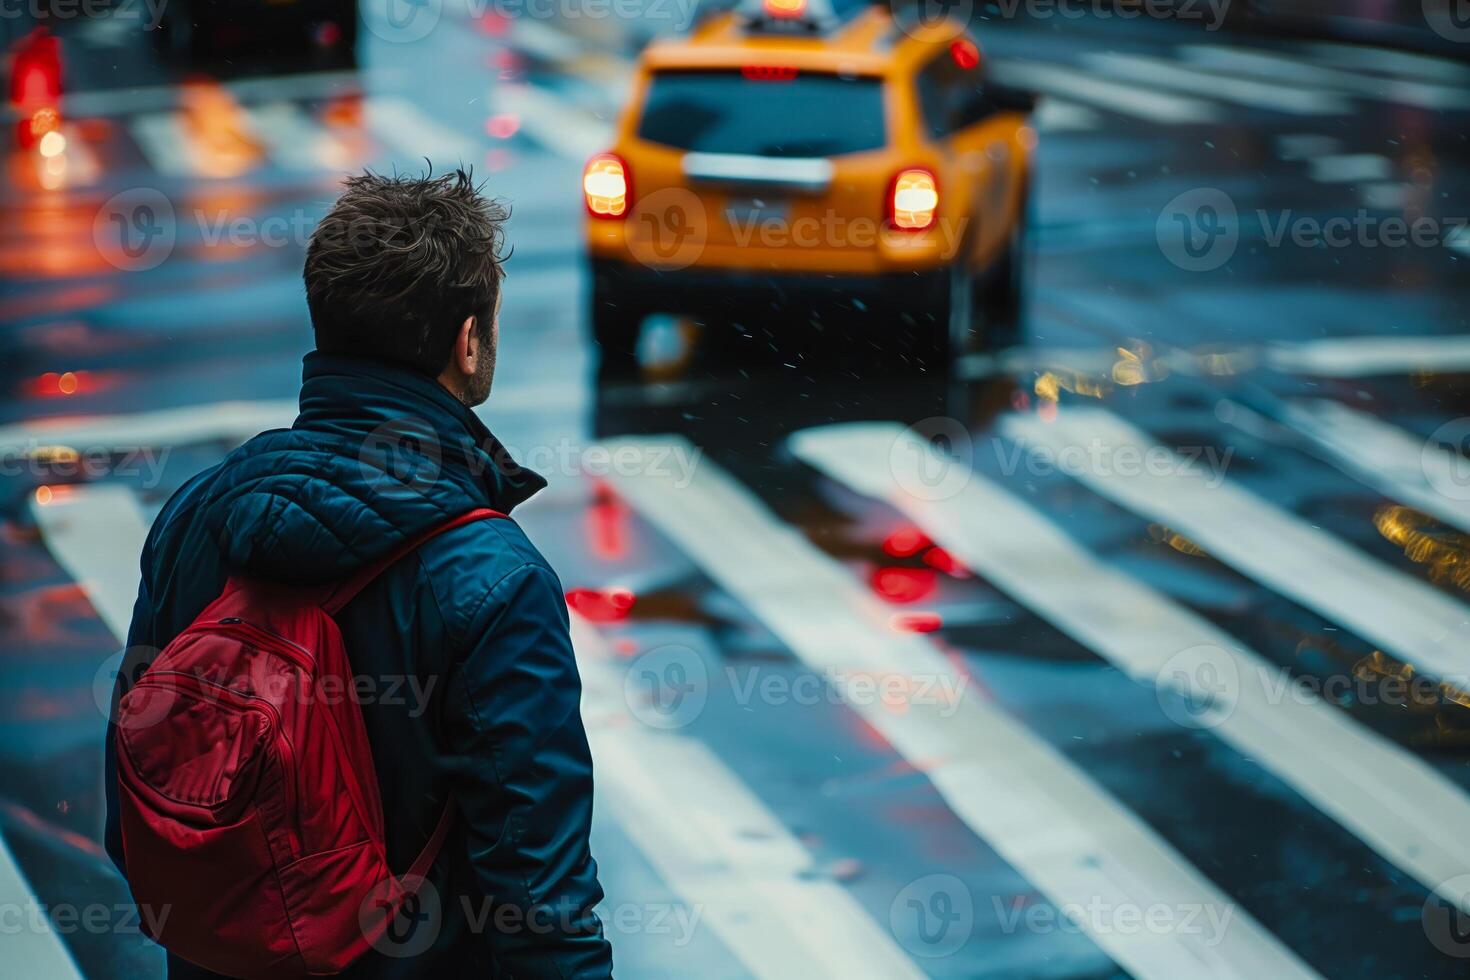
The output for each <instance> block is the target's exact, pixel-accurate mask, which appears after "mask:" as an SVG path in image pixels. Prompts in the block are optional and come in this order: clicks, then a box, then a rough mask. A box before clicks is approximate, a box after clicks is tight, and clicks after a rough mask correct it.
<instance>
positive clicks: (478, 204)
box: [303, 170, 510, 376]
mask: <svg viewBox="0 0 1470 980" xmlns="http://www.w3.org/2000/svg"><path fill="white" fill-rule="evenodd" d="M509 216H510V213H509V211H508V210H507V209H506V208H505V206H504V205H502V204H500V203H499V202H498V201H495V200H493V199H490V198H487V197H485V196H483V195H482V194H481V193H480V191H479V188H477V187H476V186H475V184H474V181H473V179H472V177H471V175H470V174H468V173H466V172H465V171H464V170H456V171H454V172H453V173H447V174H443V175H441V176H439V177H435V176H433V175H432V174H426V175H425V176H423V177H410V176H399V175H396V174H395V175H394V176H391V177H388V176H383V175H380V174H374V173H371V172H368V173H364V174H362V175H361V176H357V177H349V178H348V179H347V181H346V190H345V191H343V193H342V196H341V197H339V198H338V199H337V203H335V204H334V205H332V209H331V210H330V211H328V212H327V214H326V217H324V218H323V219H322V221H321V223H320V224H319V225H317V227H316V229H315V230H314V231H313V232H312V235H311V242H310V244H309V245H308V246H307V249H306V269H305V271H304V273H303V278H304V279H305V280H306V305H307V307H308V308H309V309H310V311H311V324H312V328H313V329H314V330H315V331H316V345H317V349H318V350H322V351H326V352H329V353H335V354H354V355H358V356H362V357H372V358H378V359H386V360H390V361H396V362H398V363H402V364H407V365H408V366H410V367H413V368H416V369H418V370H420V371H423V372H424V373H426V374H430V375H434V376H437V375H438V374H439V373H440V372H441V371H443V370H444V366H445V365H446V364H448V363H449V355H450V353H451V350H452V347H453V344H454V338H455V335H456V334H457V333H458V332H459V327H460V324H462V323H463V322H464V320H465V318H466V317H469V316H476V317H479V324H478V326H479V329H480V336H481V341H482V342H488V341H489V337H490V321H491V318H492V317H493V316H494V314H495V304H496V300H497V299H498V297H499V294H500V281H501V279H502V278H503V277H504V272H503V268H502V263H503V262H504V260H505V258H506V256H503V255H502V254H501V248H502V247H503V245H504V241H505V235H504V233H503V231H502V225H503V223H504V222H505V220H506V219H507V218H508V217H509Z"/></svg>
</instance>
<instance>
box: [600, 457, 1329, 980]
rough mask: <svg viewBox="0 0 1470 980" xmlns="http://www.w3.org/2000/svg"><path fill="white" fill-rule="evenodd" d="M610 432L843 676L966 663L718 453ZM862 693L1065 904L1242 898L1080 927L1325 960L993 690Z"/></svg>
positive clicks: (745, 584) (1145, 973) (651, 494)
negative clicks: (1264, 919) (885, 699)
mask: <svg viewBox="0 0 1470 980" xmlns="http://www.w3.org/2000/svg"><path fill="white" fill-rule="evenodd" d="M605 448H606V449H607V450H608V451H609V452H611V453H612V454H613V455H612V457H611V458H614V459H621V460H624V461H626V462H627V463H628V464H629V465H626V466H622V467H620V468H619V469H618V473H619V475H617V476H614V477H612V478H611V481H612V483H613V484H614V485H615V487H616V488H617V490H618V491H619V493H620V495H621V496H622V498H623V499H624V500H625V501H627V502H628V503H629V504H630V505H631V506H633V507H634V508H635V509H637V510H638V512H639V513H640V514H641V515H642V516H643V517H644V519H646V520H647V521H649V522H650V523H651V524H652V525H654V526H655V527H656V528H658V529H659V530H660V531H662V532H663V533H664V534H665V535H666V536H667V537H669V538H670V539H671V540H672V541H673V542H674V543H675V544H677V545H678V546H679V547H680V548H681V549H682V550H683V551H685V552H686V553H687V554H689V555H690V556H691V557H692V558H694V559H695V560H696V562H697V563H698V564H699V565H700V566H701V568H702V570H703V571H704V572H705V573H706V574H707V575H709V576H710V577H711V578H712V579H713V580H714V581H715V582H716V583H717V584H718V585H719V586H720V587H721V588H723V589H724V590H725V591H727V592H729V593H730V594H731V595H732V596H733V597H734V598H735V599H736V600H737V601H739V602H741V603H742V604H743V605H744V606H745V607H746V608H747V609H749V610H750V611H751V613H752V614H753V615H754V616H755V617H756V618H757V619H759V620H760V621H761V622H762V623H763V624H764V625H765V626H766V627H767V628H769V629H770V630H772V631H773V632H774V633H775V634H776V636H777V637H778V638H780V639H781V640H782V642H783V643H784V644H785V645H786V646H787V647H788V648H789V649H790V650H791V652H792V653H793V654H794V655H795V656H797V657H798V658H799V659H801V660H802V661H803V662H805V663H806V664H807V665H808V666H809V667H811V668H813V669H815V670H818V671H821V672H824V673H829V674H830V675H833V676H864V677H872V678H877V679H885V678H898V679H900V680H904V681H918V680H922V679H925V678H945V679H949V680H955V679H956V671H957V668H956V667H955V666H954V665H953V664H952V663H951V662H950V661H949V660H948V659H946V658H945V657H944V656H942V655H941V654H940V652H939V651H938V650H937V649H936V648H935V647H934V646H933V645H932V644H931V643H929V642H928V641H927V640H925V639H923V638H922V637H919V636H916V635H914V634H909V633H900V632H895V631H894V630H893V629H892V628H891V627H890V626H889V625H888V623H887V615H886V610H885V609H884V608H883V607H882V605H881V603H879V602H878V600H877V599H875V598H874V597H873V596H872V595H870V594H869V593H867V592H866V591H864V590H863V589H862V588H860V587H859V586H858V585H857V583H856V582H855V581H854V580H853V579H852V577H851V575H850V574H849V573H848V572H847V571H846V569H844V568H843V566H842V565H841V564H839V563H838V562H837V561H835V560H834V559H831V558H829V557H827V556H826V555H824V554H822V553H821V552H819V551H817V550H816V549H815V548H814V547H813V546H812V545H811V544H809V543H808V542H807V541H806V540H805V539H804V538H802V537H801V536H800V535H799V534H798V533H797V532H796V530H795V529H794V528H791V527H790V526H788V525H785V524H782V523H781V522H779V521H778V520H777V519H776V518H775V517H774V516H773V515H772V514H771V513H770V512H769V511H768V510H767V509H766V508H765V507H764V506H763V505H761V504H760V503H759V502H758V501H756V500H755V499H754V497H753V496H751V494H750V493H749V492H748V491H746V490H745V489H743V488H742V487H740V486H739V485H738V484H737V483H736V482H735V481H734V480H733V479H731V478H730V477H729V476H728V475H727V474H725V473H723V472H722V471H720V470H719V469H718V467H716V466H715V464H714V463H712V462H710V461H709V460H707V459H702V460H700V461H699V463H698V465H697V466H696V467H695V469H694V471H693V475H692V477H686V476H677V475H675V474H674V473H672V472H670V469H669V467H668V466H667V465H666V463H665V462H664V461H665V460H666V459H667V458H668V456H669V454H670V453H676V452H683V453H685V454H688V453H691V452H693V448H692V447H691V446H689V445H688V444H687V443H686V442H684V440H682V439H679V438H677V437H652V438H643V439H618V440H612V441H610V442H608V443H606V444H605ZM683 458H689V456H688V455H685V456H684V457H683ZM635 474H636V475H635ZM851 700H852V701H853V702H854V703H853V704H852V708H853V710H854V711H856V712H858V713H859V714H860V715H861V717H862V718H864V719H865V720H866V721H867V722H868V723H869V724H871V725H872V726H873V727H874V729H876V730H877V731H878V732H879V733H880V734H881V735H883V736H884V738H885V739H887V741H888V742H889V744H891V745H892V746H893V747H894V749H895V750H896V751H898V752H899V753H900V754H901V755H902V756H903V757H904V758H905V759H907V760H908V761H909V762H910V763H912V764H913V765H914V766H915V767H916V768H918V769H919V770H920V771H922V772H924V773H925V774H926V775H927V776H928V778H929V779H930V781H931V782H932V783H933V785H934V787H935V788H936V789H937V790H938V792H939V793H940V794H941V795H942V796H943V797H944V799H945V800H946V802H947V803H948V804H949V806H950V808H951V809H952V810H953V812H954V813H955V814H956V815H957V816H958V817H959V818H960V819H961V820H963V821H964V822H965V823H966V824H967V825H968V826H969V827H970V828H971V829H972V830H974V831H975V833H977V834H978V835H979V836H980V837H982V838H984V839H985V840H986V841H988V842H989V843H990V844H991V846H992V847H994V848H995V849H996V851H997V852H998V853H999V854H1000V855H1001V856H1002V857H1003V858H1005V859H1006V860H1007V861H1008V862H1010V864H1011V865H1012V866H1013V867H1014V868H1015V869H1016V870H1017V871H1019V872H1020V873H1021V874H1023V875H1025V876H1026V877H1027V878H1028V879H1029V880H1030V881H1031V882H1032V883H1033V884H1034V885H1036V887H1037V888H1039V889H1040V890H1041V891H1042V892H1043V893H1045V894H1046V895H1047V897H1048V898H1049V899H1050V900H1052V901H1053V902H1055V903H1057V904H1058V905H1061V906H1071V905H1073V904H1074V903H1080V905H1081V906H1082V907H1088V903H1089V902H1092V903H1098V904H1100V905H1102V906H1104V907H1108V908H1113V909H1120V908H1130V909H1132V908H1138V909H1142V908H1147V907H1149V906H1150V905H1152V904H1153V903H1162V904H1163V906H1165V907H1169V908H1176V909H1178V908H1184V907H1188V908H1192V909H1214V910H1217V911H1218V910H1224V909H1226V908H1229V909H1232V910H1233V914H1234V918H1233V920H1232V923H1231V926H1230V927H1229V928H1228V929H1227V930H1225V935H1224V936H1223V937H1221V938H1220V941H1219V942H1218V943H1206V942H1202V941H1201V939H1200V937H1199V936H1196V935H1189V934H1186V933H1185V932H1184V931H1183V930H1178V931H1171V932H1168V933H1167V934H1162V935H1158V934H1155V935H1139V934H1124V931H1120V930H1114V929H1109V928H1098V927H1097V924H1096V923H1095V922H1090V921H1086V920H1087V919H1088V918H1089V917H1086V916H1084V917H1083V920H1084V921H1082V922H1080V923H1079V927H1080V928H1081V929H1082V930H1083V931H1084V932H1086V934H1087V935H1088V936H1089V937H1090V938H1091V939H1092V940H1093V941H1094V942H1095V943H1096V944H1097V945H1098V946H1099V947H1100V948H1101V949H1103V950H1104V951H1105V952H1107V953H1108V954H1109V955H1110V956H1111V957H1112V958H1113V959H1114V960H1115V961H1116V962H1117V963H1119V964H1120V965H1121V966H1122V967H1124V968H1125V969H1126V970H1128V971H1129V972H1130V973H1132V974H1133V975H1134V976H1136V977H1140V978H1160V980H1164V978H1167V980H1174V978H1177V977H1179V976H1199V975H1208V976H1219V977H1241V978H1246V977H1260V976H1270V977H1291V976H1296V977H1306V976H1313V975H1314V974H1313V973H1312V971H1311V970H1310V968H1308V967H1307V966H1306V965H1305V964H1303V963H1302V962H1301V961H1300V960H1298V959H1297V958H1296V956H1295V955H1294V954H1293V953H1292V952H1291V951H1290V950H1289V949H1287V948H1286V947H1285V946H1284V945H1282V944H1281V943H1280V941H1279V940H1277V939H1276V937H1274V936H1272V935H1271V934H1270V933H1269V932H1267V931H1266V930H1264V929H1262V928H1261V927H1260V925H1259V924H1258V923H1256V922H1255V921H1254V920H1253V919H1251V918H1250V917H1249V916H1248V915H1247V914H1246V913H1244V912H1243V911H1242V910H1240V909H1238V908H1236V907H1235V906H1234V904H1233V903H1232V901H1231V899H1230V898H1229V897H1228V896H1226V895H1225V894H1223V893H1222V892H1220V891H1219V890H1218V889H1217V888H1216V887H1215V886H1214V885H1213V884H1212V883H1211V882H1210V881H1209V880H1207V879H1206V878H1205V877H1204V876H1202V875H1201V874H1200V873H1199V872H1198V871H1197V870H1196V869H1194V868H1193V867H1192V866H1190V865H1189V863H1188V862H1187V861H1186V860H1185V859H1184V858H1183V857H1182V856H1181V855H1180V854H1179V853H1178V852H1177V851H1175V850H1174V849H1173V848H1171V847H1170V846H1169V845H1168V844H1167V843H1166V842H1164V841H1163V840H1161V839H1160V838H1159V837H1158V836H1157V835H1156V834H1154V832H1153V831H1152V830H1151V829H1150V828H1149V827H1148V826H1147V825H1146V824H1144V823H1143V822H1142V821H1141V820H1139V819H1138V818H1137V817H1136V816H1135V815H1134V814H1132V813H1131V812H1130V811H1128V810H1127V809H1126V808H1124V807H1122V806H1121V805H1119V804H1118V802H1117V801H1116V800H1114V799H1113V798H1112V797H1110V796H1108V795H1107V793H1105V792H1104V791H1103V790H1102V789H1100V788H1099V787H1098V786H1097V785H1096V784H1094V783H1093V782H1092V781H1091V780H1090V779H1089V778H1088V777H1087V776H1086V775H1085V774H1083V773H1082V772H1081V771H1079V770H1078V769H1077V768H1076V767H1075V766H1073V765H1072V764H1071V763H1070V762H1069V761H1068V760H1067V759H1065V758H1064V757H1063V756H1061V755H1060V754H1058V753H1057V752H1056V751H1055V750H1053V749H1052V748H1051V747H1050V746H1049V745H1047V744H1046V743H1044V742H1042V741H1040V740H1039V739H1037V738H1036V737H1035V736H1033V735H1031V733H1030V732H1029V731H1027V730H1026V729H1025V728H1024V727H1023V726H1021V725H1018V724H1017V723H1016V722H1014V721H1013V720H1012V719H1010V718H1009V717H1008V716H1007V715H1006V714H1005V713H1004V712H1003V711H1001V710H999V709H998V708H997V707H996V706H995V705H993V704H990V703H987V701H986V700H985V699H983V698H981V697H980V696H978V695H974V694H973V693H968V694H965V695H964V696H962V697H961V698H959V699H958V700H957V701H955V702H954V703H951V704H947V705H938V704H928V703H921V701H924V700H926V699H918V698H911V699H909V700H908V701H907V702H906V703H905V704H904V705H902V706H901V707H902V708H903V709H904V710H901V711H896V710H893V709H891V708H889V707H888V706H887V705H885V704H882V703H871V701H870V700H868V699H851Z"/></svg>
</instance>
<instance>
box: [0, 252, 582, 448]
mask: <svg viewBox="0 0 1470 980" xmlns="http://www.w3.org/2000/svg"><path fill="white" fill-rule="evenodd" d="M525 275H526V277H527V278H526V279H519V278H518V279H517V280H516V283H517V288H525V289H530V288H532V283H533V279H532V274H529V273H527V274H525ZM589 397H590V396H589V393H588V391H587V386H586V385H585V384H584V383H582V382H580V381H569V382H566V383H564V384H510V385H506V386H505V387H504V388H501V387H496V389H495V391H494V393H493V394H492V395H491V396H490V400H489V401H487V402H486V403H485V404H483V405H480V406H478V407H477V408H476V409H475V414H477V415H479V416H480V417H481V418H483V419H485V420H486V421H487V422H492V421H494V420H496V419H501V418H504V417H505V416H506V415H507V414H510V413H513V412H527V413H532V412H534V413H537V414H545V413H547V412H553V411H576V410H579V409H581V408H583V407H584V406H585V405H586V404H587V402H588V399H589ZM296 413H297V403H296V399H294V398H267V399H261V400H260V401H227V402H210V403H207V404H203V405H181V406H179V407H178V408H160V409H153V410H151V411H145V412H123V413H120V414H116V415H61V416H56V417H54V418H43V419H36V420H33V421H29V422H15V423H11V424H10V425H0V453H10V454H24V453H30V452H33V451H35V450H36V449H38V448H41V447H52V446H65V447H69V448H71V449H75V450H77V451H78V452H82V453H85V452H89V451H93V450H103V449H108V450H114V451H128V450H138V449H150V448H158V447H167V446H184V445H189V444H191V443H196V442H211V441H216V440H217V441H222V442H228V443H231V444H232V445H233V444H238V443H241V442H244V441H245V440H246V439H248V438H250V437H251V436H253V435H255V434H256V433H257V432H263V431H265V430H266V429H284V428H289V427H290V426H291V423H292V422H294V421H295V419H296Z"/></svg>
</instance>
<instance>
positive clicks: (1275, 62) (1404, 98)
mask: <svg viewBox="0 0 1470 980" xmlns="http://www.w3.org/2000/svg"><path fill="white" fill-rule="evenodd" d="M1179 53H1180V54H1181V55H1182V56H1183V57H1184V58H1186V59H1187V60H1188V61H1190V62H1192V63H1194V64H1197V65H1204V66H1207V67H1210V68H1214V69H1217V70H1219V71H1224V72H1240V73H1243V74H1245V75H1249V76H1255V77H1257V78H1268V79H1275V80H1276V81H1279V82H1287V83H1289V84H1292V85H1315V86H1318V87H1320V88H1327V89H1337V90H1340V91H1344V92H1350V93H1352V94H1353V95H1359V96H1363V97H1365V98H1372V99H1379V100H1382V101H1384V102H1395V103H1402V104H1405V105H1413V106H1418V107H1420V108H1424V109H1460V108H1464V107H1466V106H1470V88H1459V87H1451V86H1445V85H1435V84H1431V83H1429V82H1413V81H1405V80H1403V79H1398V78H1381V77H1378V76H1375V75H1367V74H1364V73H1362V72H1353V71H1342V70H1339V69H1336V68H1324V67H1322V66H1320V65H1314V64H1311V63H1309V62H1305V61H1299V60H1297V59H1295V58H1291V57H1287V56H1286V55H1281V54H1275V53H1272V52H1266V51H1253V50H1249V49H1245V48H1226V47H1220V46H1218V45H1210V44H1186V45H1183V46H1182V47H1181V48H1180V49H1179Z"/></svg>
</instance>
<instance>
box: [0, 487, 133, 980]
mask: <svg viewBox="0 0 1470 980" xmlns="http://www.w3.org/2000/svg"><path fill="white" fill-rule="evenodd" d="M61 489H62V491H64V492H58V493H56V495H55V496H53V497H52V499H51V501H50V502H49V503H45V504H42V503H39V502H38V501H37V500H35V499H32V501H31V516H32V517H33V518H34V519H35V521H36V526H37V527H39V528H40V529H41V534H42V539H43V540H44V541H45V544H46V547H47V549H48V550H49V551H50V552H51V555H52V557H54V558H55V559H56V561H57V563H58V564H60V565H61V567H62V568H63V569H65V570H66V573H67V574H68V575H70V576H71V577H72V580H73V581H75V582H76V583H77V584H78V585H79V586H80V587H81V589H82V591H83V592H84V593H85V594H86V596H87V599H88V601H90V602H91V603H92V608H93V609H95V610H96V611H97V615H98V617H99V618H100V619H101V620H102V622H103V623H105V624H106V626H107V628H108V629H109V630H111V631H112V635H113V637H114V638H115V639H116V641H117V643H118V645H119V646H121V645H122V644H123V643H126V642H127V636H128V626H129V625H130V624H131V622H132V617H133V602H134V600H135V599H136V598H137V595H138V559H139V556H141V554H142V552H143V541H144V539H145V538H146V537H147V535H148V526H147V522H146V521H145V520H144V518H143V514H142V511H141V509H140V508H139V506H138V501H137V498H136V496H135V495H134V494H133V491H131V490H129V489H128V488H126V487H122V486H89V487H66V488H61ZM21 894H24V895H27V896H28V895H30V886H29V885H28V884H26V882H25V880H24V878H23V877H22V876H21V874H20V871H19V869H18V868H16V867H15V866H14V863H13V860H12V859H11V858H10V852H9V851H8V850H7V849H6V847H5V843H4V840H3V839H0V901H3V902H5V903H6V904H11V903H13V902H14V898H13V897H12V896H16V895H21ZM33 901H34V899H33ZM12 907H15V906H14V905H12ZM18 940H23V941H29V943H30V948H26V946H25V943H24V942H22V943H21V944H20V946H19V947H18V948H19V951H20V955H21V957H22V960H21V962H22V963H24V962H25V960H24V957H25V956H27V955H29V956H34V957H35V958H36V959H35V963H34V965H32V966H29V967H26V968H23V969H21V970H20V973H19V975H20V976H28V977H48V978H49V977H56V978H60V980H68V978H71V977H77V978H78V980H80V977H81V973H80V972H79V971H78V970H77V969H76V967H75V965H74V964H73V963H72V960H71V956H70V954H69V953H68V952H67V950H66V948H65V946H64V945H63V944H62V943H61V941H60V940H59V939H57V938H56V937H55V936H54V935H52V934H51V933H50V932H42V933H38V934H22V935H21V936H10V937H9V938H8V941H7V942H8V943H9V942H17V941H18ZM15 952H16V949H12V948H11V947H10V946H9V945H7V947H6V955H7V957H8V956H10V955H11V954H13V953H15Z"/></svg>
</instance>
